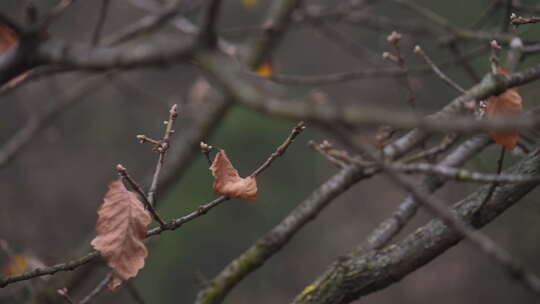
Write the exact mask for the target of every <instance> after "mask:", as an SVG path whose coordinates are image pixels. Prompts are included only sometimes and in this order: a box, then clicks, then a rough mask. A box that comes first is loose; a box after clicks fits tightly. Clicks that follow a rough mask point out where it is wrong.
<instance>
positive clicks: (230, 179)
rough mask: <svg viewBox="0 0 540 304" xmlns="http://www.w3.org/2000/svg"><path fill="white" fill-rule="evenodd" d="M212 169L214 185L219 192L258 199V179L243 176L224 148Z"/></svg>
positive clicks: (215, 159) (218, 154)
mask: <svg viewBox="0 0 540 304" xmlns="http://www.w3.org/2000/svg"><path fill="white" fill-rule="evenodd" d="M210 171H212V175H213V176H214V178H215V180H214V186H213V187H214V192H216V193H217V194H220V195H224V196H227V197H232V198H241V199H246V200H255V199H257V180H256V179H255V177H254V176H248V177H246V178H241V177H240V176H239V175H238V171H237V170H236V169H235V168H234V167H233V165H232V164H231V161H230V160H229V159H228V158H227V154H225V151H224V150H220V151H219V152H218V153H217V154H216V157H215V158H214V161H213V162H212V165H211V166H210Z"/></svg>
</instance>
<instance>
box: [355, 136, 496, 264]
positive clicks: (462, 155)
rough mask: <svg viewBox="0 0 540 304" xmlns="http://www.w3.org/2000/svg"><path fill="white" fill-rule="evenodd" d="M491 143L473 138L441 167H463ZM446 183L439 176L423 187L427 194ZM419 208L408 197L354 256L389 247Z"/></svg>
mask: <svg viewBox="0 0 540 304" xmlns="http://www.w3.org/2000/svg"><path fill="white" fill-rule="evenodd" d="M490 142H491V140H490V139H489V138H488V137H487V136H483V135H480V136H476V137H473V138H471V139H469V140H467V141H465V142H464V143H462V144H461V145H459V146H458V147H457V148H456V149H454V150H453V151H452V152H450V153H449V154H448V155H447V156H445V157H444V158H443V159H442V160H441V161H440V162H439V165H443V166H449V167H451V166H454V167H457V166H461V165H463V164H464V163H465V162H466V161H467V160H468V159H470V158H472V157H473V156H474V155H476V154H477V153H478V152H480V151H481V150H482V149H484V148H485V147H486V146H487V145H488V144H489V143H490ZM445 182H446V180H445V179H442V178H440V177H439V176H428V177H426V178H425V179H424V180H423V182H422V187H423V189H424V190H425V191H427V192H434V191H436V190H437V189H439V188H441V187H442V186H443V185H444V184H445ZM418 207H419V206H418V202H417V201H416V200H415V199H414V198H413V197H412V196H411V195H407V197H405V199H403V200H402V201H401V203H400V204H399V206H398V207H397V209H396V210H395V211H394V212H393V213H392V216H390V217H388V218H387V219H385V220H384V221H382V222H381V223H380V224H379V225H377V227H376V228H375V229H374V230H373V231H372V232H371V233H370V234H369V235H368V236H367V237H366V238H365V241H364V242H363V243H361V244H360V245H359V246H357V248H356V249H355V251H354V254H359V253H360V252H367V251H369V250H372V249H380V248H382V247H384V246H386V245H388V243H389V242H390V241H391V240H392V239H393V238H394V237H395V236H396V235H397V234H398V233H399V232H400V231H401V230H402V229H403V227H405V225H406V224H407V223H408V222H409V221H410V220H411V219H412V218H413V216H414V215H415V214H416V212H417V210H418Z"/></svg>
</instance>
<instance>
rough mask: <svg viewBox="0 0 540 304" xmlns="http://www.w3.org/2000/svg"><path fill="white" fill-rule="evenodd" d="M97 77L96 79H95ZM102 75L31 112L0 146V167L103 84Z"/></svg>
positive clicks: (86, 81)
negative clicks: (62, 114) (37, 110)
mask: <svg viewBox="0 0 540 304" xmlns="http://www.w3.org/2000/svg"><path fill="white" fill-rule="evenodd" d="M96 78H97V79H96ZM103 79H104V77H103V76H97V77H92V78H91V79H88V80H85V81H83V82H82V83H81V84H79V85H77V87H76V88H75V89H73V90H72V91H71V92H69V93H68V96H66V97H65V98H63V99H62V100H60V101H58V102H57V103H55V104H54V105H52V106H50V107H48V108H47V109H46V110H44V111H43V112H42V113H32V116H31V117H30V119H29V121H28V122H27V123H26V124H25V125H24V126H23V127H22V128H20V129H19V131H17V132H16V133H15V134H14V135H13V136H12V137H11V138H10V139H9V140H8V142H6V143H5V144H3V145H2V147H0V168H2V167H4V166H5V165H7V164H8V163H9V162H10V161H11V160H12V159H13V158H14V157H16V156H17V155H18V154H19V153H20V152H21V151H22V149H24V148H25V147H26V146H27V145H28V144H29V143H30V142H31V141H32V139H34V137H35V135H36V134H38V133H39V132H40V131H43V130H45V129H46V127H47V126H48V125H49V124H50V123H51V122H52V121H54V119H55V118H56V117H57V116H58V115H60V114H61V113H63V112H64V111H65V110H67V109H69V108H70V107H71V106H73V105H75V104H76V103H78V102H81V101H83V100H85V98H87V97H88V95H90V94H91V93H92V92H96V88H98V87H99V86H101V85H103Z"/></svg>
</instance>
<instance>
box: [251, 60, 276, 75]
mask: <svg viewBox="0 0 540 304" xmlns="http://www.w3.org/2000/svg"><path fill="white" fill-rule="evenodd" d="M255 72H256V73H257V74H259V75H261V76H262V77H270V76H272V74H273V73H274V69H273V68H272V66H271V65H270V64H269V63H263V64H261V65H260V66H259V67H258V68H257V71H255Z"/></svg>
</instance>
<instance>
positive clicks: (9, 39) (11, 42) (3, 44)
mask: <svg viewBox="0 0 540 304" xmlns="http://www.w3.org/2000/svg"><path fill="white" fill-rule="evenodd" d="M18 43H19V37H18V36H17V33H15V31H13V30H12V29H11V28H10V27H8V26H6V25H4V24H0V56H1V55H2V54H4V53H5V52H7V51H8V50H9V49H11V48H12V47H15V46H16V45H17V44H18ZM27 75H28V72H25V73H22V74H20V75H18V76H16V77H14V78H13V79H11V80H10V81H9V82H8V83H6V84H5V85H4V86H5V87H14V86H15V85H17V84H18V83H19V82H21V81H23V80H24V79H25V78H26V76H27Z"/></svg>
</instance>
